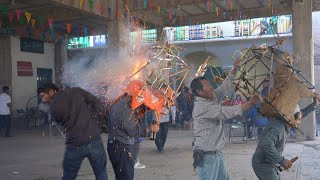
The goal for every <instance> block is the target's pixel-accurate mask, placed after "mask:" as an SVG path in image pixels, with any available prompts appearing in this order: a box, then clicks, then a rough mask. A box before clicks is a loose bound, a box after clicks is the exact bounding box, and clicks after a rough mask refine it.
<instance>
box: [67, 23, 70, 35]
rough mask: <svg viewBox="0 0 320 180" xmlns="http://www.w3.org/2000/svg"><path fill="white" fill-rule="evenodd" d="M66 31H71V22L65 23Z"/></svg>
mask: <svg viewBox="0 0 320 180" xmlns="http://www.w3.org/2000/svg"><path fill="white" fill-rule="evenodd" d="M67 32H68V34H70V32H71V24H70V23H68V24H67Z"/></svg>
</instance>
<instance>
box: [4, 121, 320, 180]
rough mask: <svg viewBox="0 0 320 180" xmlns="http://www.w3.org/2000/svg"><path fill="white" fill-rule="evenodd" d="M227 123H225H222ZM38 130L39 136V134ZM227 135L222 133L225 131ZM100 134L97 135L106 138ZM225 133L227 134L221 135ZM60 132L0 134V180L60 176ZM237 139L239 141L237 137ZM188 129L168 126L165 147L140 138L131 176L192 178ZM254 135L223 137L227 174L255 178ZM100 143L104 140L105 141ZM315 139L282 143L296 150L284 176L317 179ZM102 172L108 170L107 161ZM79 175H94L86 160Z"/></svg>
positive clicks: (86, 178) (142, 179)
mask: <svg viewBox="0 0 320 180" xmlns="http://www.w3.org/2000/svg"><path fill="white" fill-rule="evenodd" d="M226 128H227V127H226ZM43 135H44V136H43ZM226 137H227V136H226ZM106 138H107V136H106V135H103V139H104V142H106ZM226 139H228V138H226ZM63 141H64V140H63V138H62V137H61V136H54V137H49V136H47V132H45V133H44V134H43V131H42V130H24V131H16V132H15V136H14V137H12V138H8V139H6V138H3V137H0V152H1V153H0V175H1V176H0V179H1V180H49V179H50V180H56V179H60V176H61V173H62V169H61V162H62V158H63V152H64V142H63ZM239 142H240V141H239ZM191 143H192V131H191V130H173V129H170V131H169V135H168V140H167V144H166V146H165V152H163V153H158V152H157V151H156V148H155V145H154V142H153V141H150V140H146V141H143V143H142V146H141V154H140V161H141V163H143V164H145V165H146V166H147V167H146V168H145V169H140V170H136V171H135V179H137V180H196V179H197V174H196V172H194V171H193V167H192V163H193V159H192V147H191ZM257 143H258V141H256V140H254V141H250V142H249V143H247V144H233V143H230V142H228V143H227V145H226V147H225V148H224V150H223V152H224V155H225V160H226V164H227V169H228V171H229V175H230V179H232V180H233V179H234V180H255V179H257V178H256V177H255V175H254V173H253V170H252V167H251V157H252V154H253V153H254V150H255V147H256V145H257ZM105 147H106V143H105ZM319 150H320V141H309V142H303V143H288V144H287V146H286V148H285V152H284V155H285V156H286V157H288V158H293V157H295V156H299V160H298V161H297V162H295V164H294V166H293V167H292V168H291V169H290V171H285V172H283V173H282V179H284V180H294V179H297V180H309V179H310V180H311V179H312V180H317V179H320V151H319ZM108 176H109V179H111V180H113V179H115V178H114V175H113V170H112V167H111V163H110V162H108ZM77 179H79V180H91V179H94V176H93V172H92V170H91V167H90V165H89V162H88V160H85V161H84V162H83V164H82V166H81V169H80V172H79V176H78V178H77Z"/></svg>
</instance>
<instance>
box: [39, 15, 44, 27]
mask: <svg viewBox="0 0 320 180" xmlns="http://www.w3.org/2000/svg"><path fill="white" fill-rule="evenodd" d="M38 21H39V24H40V25H41V24H42V22H43V16H38Z"/></svg>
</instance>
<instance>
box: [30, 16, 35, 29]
mask: <svg viewBox="0 0 320 180" xmlns="http://www.w3.org/2000/svg"><path fill="white" fill-rule="evenodd" d="M31 24H32V27H33V28H34V25H35V24H36V20H35V19H33V18H32V19H31Z"/></svg>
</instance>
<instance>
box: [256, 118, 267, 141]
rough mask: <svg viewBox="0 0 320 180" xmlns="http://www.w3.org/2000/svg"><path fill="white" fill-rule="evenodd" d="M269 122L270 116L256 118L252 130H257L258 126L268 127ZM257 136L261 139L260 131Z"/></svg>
mask: <svg viewBox="0 0 320 180" xmlns="http://www.w3.org/2000/svg"><path fill="white" fill-rule="evenodd" d="M267 124H268V118H266V117H259V118H257V119H256V120H255V123H254V126H253V130H252V132H256V131H257V129H258V128H264V127H266V125H267ZM256 137H258V138H257V139H259V133H258V132H257V133H256Z"/></svg>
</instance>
